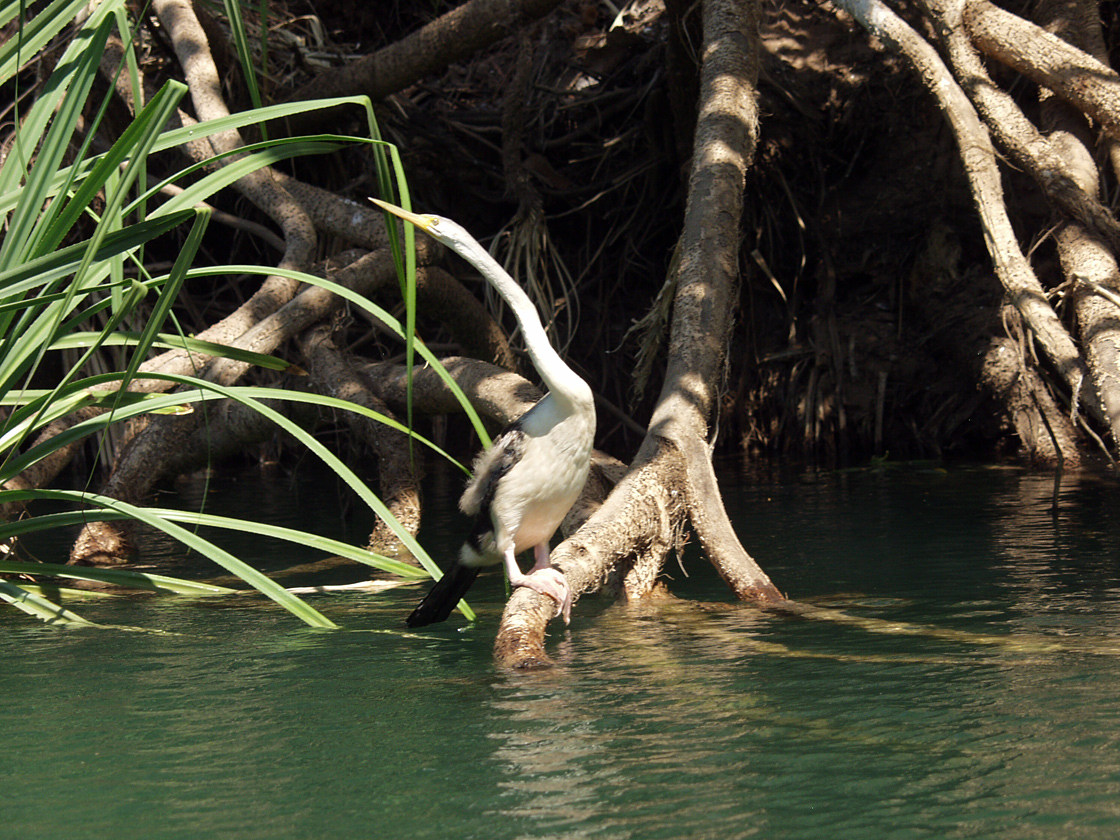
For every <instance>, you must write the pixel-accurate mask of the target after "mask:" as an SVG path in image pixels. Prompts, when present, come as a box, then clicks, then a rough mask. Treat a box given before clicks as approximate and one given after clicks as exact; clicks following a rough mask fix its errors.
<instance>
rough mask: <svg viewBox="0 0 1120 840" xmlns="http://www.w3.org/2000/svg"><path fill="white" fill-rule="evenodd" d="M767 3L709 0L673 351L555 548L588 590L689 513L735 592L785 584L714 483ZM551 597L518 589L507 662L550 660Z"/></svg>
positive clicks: (676, 528)
mask: <svg viewBox="0 0 1120 840" xmlns="http://www.w3.org/2000/svg"><path fill="white" fill-rule="evenodd" d="M757 27H758V6H757V4H756V3H753V2H747V3H734V2H708V3H705V4H704V49H703V57H704V60H703V65H702V68H701V92H700V117H699V120H698V122H697V127H696V140H695V144H694V147H695V151H694V155H693V163H692V172H691V178H690V183H689V197H688V206H687V208H686V211H685V222H684V232H683V235H682V243H681V254H682V257H681V260H680V265H679V274H678V282H677V288H676V298H675V301H674V311H673V324H672V332H671V336H670V355H669V358H670V362H669V368H668V371H667V373H666V378H665V385H664V387H663V389H662V392H661V396H660V399H659V402H658V405H657V408H656V409H655V410H654V414H653V418H652V420H651V422H650V426H649V430H648V432H647V435H646V438H645V441H644V442H643V444H642V447H641V449H640V450H639V452H638V454H637V456H636V457H635V459H634V461H633V462H632V463H631V465H630V469H629V471H628V472H627V473H626V475H625V476H623V478H622V479H621V480H620V481H619V483H618V485H617V486H616V487H615V488H614V490H613V492H612V493H611V494H610V496H609V497H608V498H607V499H606V501H605V502H604V503H603V504H602V506H601V507H600V508H599V509H598V510H597V511H596V512H595V513H594V514H592V516H591V517H590V518H589V519H588V520H587V521H586V522H585V523H584V525H583V527H581V528H580V530H579V531H578V532H577V533H576V534H574V535H573V536H571V537H569V538H568V539H567V540H565V541H564V542H563V543H561V544H560V545H559V546H558V547H557V548H556V549H555V550H554V551H553V553H552V563H553V565H554V566H557V567H558V568H560V569H561V570H562V571H563V572H564V574H565V576H566V577H567V579H568V582H569V584H570V585H571V588H572V592H573V593H574V595H575V596H576V597H577V598H578V596H579V595H581V594H584V593H587V592H590V591H593V590H595V589H599V588H601V587H602V586H603V585H604V583H605V582H606V581H607V579H608V577H609V576H610V575H612V574H614V573H615V570H616V569H625V570H626V572H623V573H622V577H623V579H625V577H626V576H627V573H629V572H630V571H631V570H632V569H637V570H639V571H638V574H637V576H636V578H632V579H631V580H630V581H628V582H624V583H623V586H624V587H625V589H626V591H627V594H628V595H630V596H631V597H636V596H640V595H642V594H643V593H644V592H648V591H650V590H651V589H652V587H653V584H654V580H655V579H656V575H657V573H658V572H659V570H660V568H661V564H662V563H663V561H664V558H665V556H666V555H667V554H668V552H669V550H670V549H672V548H674V547H675V545H674V542H675V539H674V535H679V534H680V531H681V528H682V527H683V525H684V522H685V521H686V520H690V521H691V522H692V525H693V527H694V528H695V529H696V531H697V533H698V534H699V535H700V539H701V543H702V544H703V546H704V549H705V551H706V552H707V554H708V556H709V558H710V559H711V560H712V562H713V563H714V564H715V565H716V568H717V569H718V570H719V572H720V574H721V576H723V578H724V580H726V581H727V582H728V584H729V585H730V586H731V588H732V589H733V590H734V591H735V593H736V595H737V596H738V597H740V598H744V599H752V600H757V601H760V602H778V601H781V600H782V596H781V593H780V592H778V590H777V589H776V588H775V587H774V585H773V583H771V582H770V579H769V578H768V577H767V576H766V574H765V573H764V572H763V571H762V570H761V569H760V568H759V567H758V565H757V563H755V562H754V560H753V559H752V558H751V557H750V555H748V554H747V553H746V551H745V550H744V549H743V547H742V545H741V544H740V543H739V541H738V539H737V538H736V537H735V534H734V531H733V529H732V528H731V525H730V522H728V520H727V514H726V512H725V511H724V509H723V506H722V502H720V500H719V494H718V491H717V490H715V478H714V473H713V472H712V468H711V459H710V453H709V450H708V447H707V436H708V434H709V428H708V422H709V418H710V417H711V416H712V412H713V411H714V409H715V396H716V393H717V389H718V385H719V382H720V377H721V371H722V367H723V364H724V362H725V359H724V353H725V344H726V341H727V337H728V335H729V331H730V327H731V309H732V306H731V300H732V296H733V294H734V290H735V288H736V281H737V271H738V260H737V255H738V248H739V221H740V216H741V213H742V201H743V185H744V178H745V173H746V170H747V167H748V166H749V165H750V162H751V158H752V156H753V153H754V148H755V143H756V141H757V131H758V117H757V105H756V92H755V89H754V84H755V82H756V80H757V77H758V50H759V48H760V45H759V41H758V33H757ZM546 601H547V599H545V598H543V597H542V596H540V595H537V594H536V593H532V592H525V591H519V592H516V593H514V595H513V597H511V599H510V601H509V603H508V604H507V605H506V609H505V612H504V614H503V616H502V623H501V627H500V629H499V632H498V639H497V642H496V643H495V656H496V658H497V660H498V662H499V663H501V664H502V665H504V666H506V667H512V668H518V667H540V666H541V665H543V664H547V661H548V660H547V657H546V655H545V653H544V631H545V626H546V624H547V621H548V619H549V617H550V616H551V612H550V611H549V610H548V609H547V607H548V605H547V604H546V603H545V602H546Z"/></svg>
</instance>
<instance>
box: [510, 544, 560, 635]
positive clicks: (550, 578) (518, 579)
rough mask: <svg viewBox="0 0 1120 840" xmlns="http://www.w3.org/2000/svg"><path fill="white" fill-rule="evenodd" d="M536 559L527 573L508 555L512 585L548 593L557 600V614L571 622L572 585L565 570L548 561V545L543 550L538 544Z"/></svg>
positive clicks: (544, 593) (543, 593)
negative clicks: (522, 571)
mask: <svg viewBox="0 0 1120 840" xmlns="http://www.w3.org/2000/svg"><path fill="white" fill-rule="evenodd" d="M511 554H512V552H511ZM542 555H543V559H542ZM536 559H537V562H536V564H535V565H534V566H533V568H532V570H531V571H530V572H529V574H527V575H526V574H522V573H521V569H519V568H518V567H517V563H516V562H515V561H512V557H507V559H506V573H507V574H508V575H509V583H510V586H527V587H529V588H530V589H532V590H533V591H535V592H539V593H541V594H542V595H547V596H548V597H549V598H551V599H552V600H553V601H555V602H556V614H555V615H562V616H564V623H565V624H570V623H571V620H572V587H571V586H569V585H568V579H567V578H566V577H564V573H563V572H561V571H560V570H559V569H557V568H556V567H555V566H553V565H552V564H551V563H549V562H548V546H547V545H545V546H544V547H543V551H542V549H541V547H540V546H538V548H537V551H536ZM555 615H554V616H553V617H554V618H555Z"/></svg>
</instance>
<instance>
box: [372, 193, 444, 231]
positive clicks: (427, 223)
mask: <svg viewBox="0 0 1120 840" xmlns="http://www.w3.org/2000/svg"><path fill="white" fill-rule="evenodd" d="M370 201H372V202H373V203H374V204H376V205H377V206H378V207H380V208H381V209H382V210H388V211H389V212H390V213H392V214H393V215H394V216H400V217H401V218H402V219H404V220H405V221H406V222H412V224H414V225H416V227H418V228H420V230H422V231H425V232H427V231H428V229H429V228H430V227H431V226H432V221H433V219H432V217H431V216H421V215H420V214H418V213H409V212H408V211H407V210H405V209H404V208H403V207H397V205H395V204H389V202H387V201H381V200H380V199H377V198H372V197H371V198H370Z"/></svg>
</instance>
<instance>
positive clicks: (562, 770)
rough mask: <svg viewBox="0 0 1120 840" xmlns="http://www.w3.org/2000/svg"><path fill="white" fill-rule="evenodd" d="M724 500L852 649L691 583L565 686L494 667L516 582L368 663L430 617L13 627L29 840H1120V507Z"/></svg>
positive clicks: (972, 497) (609, 630) (881, 483)
mask: <svg viewBox="0 0 1120 840" xmlns="http://www.w3.org/2000/svg"><path fill="white" fill-rule="evenodd" d="M722 483H723V487H724V490H725V494H726V496H727V500H728V506H729V509H730V510H731V513H732V516H733V518H734V519H735V521H736V524H737V527H738V529H739V532H740V535H741V536H742V538H743V541H744V543H745V544H746V545H747V546H749V548H750V550H751V552H752V554H754V555H755V556H756V557H757V558H758V560H759V561H760V562H761V563H762V564H763V565H764V566H765V568H766V569H767V571H768V572H769V573H770V574H771V576H772V577H773V578H774V580H775V581H776V582H777V583H778V585H779V586H780V587H781V588H782V589H783V590H785V591H787V592H788V593H789V594H790V595H792V596H794V597H796V598H799V599H802V600H804V601H805V602H807V603H809V604H811V605H813V606H816V607H820V608H822V609H828V610H832V611H841V612H842V613H843V614H844V615H845V616H848V617H849V618H850V619H851V621H849V622H848V623H838V622H837V621H835V620H827V621H825V620H817V619H816V618H804V617H802V618H795V617H790V616H784V615H777V614H764V613H760V612H759V611H757V610H755V609H753V608H750V607H746V606H742V605H738V604H735V603H732V602H730V601H729V600H728V598H727V595H726V591H725V589H724V587H723V585H722V583H721V582H720V581H719V579H718V577H717V576H716V575H715V574H714V572H712V571H711V570H710V569H709V568H707V567H706V565H705V563H704V562H703V561H702V559H701V558H700V557H698V556H693V555H691V554H690V555H688V556H687V557H686V558H685V562H684V565H685V568H686V569H687V570H688V573H689V575H690V576H689V577H687V578H686V577H685V576H684V575H683V573H682V572H681V570H680V569H679V568H677V567H676V566H675V564H671V565H672V567H671V568H670V569H668V570H667V571H668V572H669V573H670V574H671V576H672V577H673V578H674V579H673V580H672V582H671V587H672V588H673V590H674V592H675V593H676V594H677V595H678V596H679V600H677V599H670V600H666V601H663V602H658V603H651V604H644V605H637V606H630V607H622V606H614V605H609V604H606V603H603V602H601V601H599V600H598V599H595V598H589V599H586V600H584V601H583V602H581V603H580V604H579V606H578V607H577V610H576V615H575V617H574V619H573V623H572V626H571V628H570V630H568V631H564V630H561V629H560V628H559V627H555V628H554V638H553V639H551V640H550V653H552V655H553V656H554V657H555V658H556V660H557V661H558V662H559V667H557V668H556V669H554V670H552V671H550V672H546V673H534V674H510V673H505V672H501V671H497V670H496V669H495V668H494V667H493V665H492V664H491V661H490V644H491V642H492V639H493V632H494V624H495V621H496V618H497V616H498V614H499V613H500V609H501V602H502V599H503V592H502V587H501V584H500V581H499V580H498V579H497V578H496V577H494V576H490V577H488V578H483V579H482V580H481V581H480V583H479V585H478V586H477V587H476V590H472V596H473V602H474V604H475V606H476V608H477V609H478V610H479V612H480V615H482V617H483V621H482V622H480V623H479V624H478V625H475V626H473V627H464V626H463V624H462V621H461V620H459V619H455V620H453V621H451V622H449V623H448V624H447V625H445V626H441V627H437V628H426V632H425V633H424V634H418V635H415V634H413V635H410V634H400V635H387V634H384V633H369V632H361V631H363V630H379V631H383V630H387V629H396V628H399V627H401V621H402V620H403V616H404V615H406V614H407V613H408V611H409V610H410V609H411V607H412V605H413V602H414V601H415V600H416V598H417V597H418V595H419V590H418V589H417V588H405V589H403V590H396V591H393V592H389V593H384V594H381V595H369V594H346V595H340V596H321V597H316V598H315V600H314V603H315V605H316V606H317V607H318V608H320V609H321V610H323V611H324V612H326V613H327V614H328V615H330V616H331V617H332V618H335V619H336V620H339V621H340V622H341V623H343V624H344V625H345V626H346V627H347V629H348V630H349V631H350V632H341V633H326V632H319V631H310V630H305V629H302V628H300V627H297V626H295V625H294V622H293V621H292V620H291V619H289V618H287V617H286V616H284V615H283V614H281V613H278V612H277V610H276V609H275V608H274V607H272V606H271V605H269V604H266V603H263V602H262V601H260V599H239V600H236V601H234V602H229V601H225V602H206V603H205V604H202V603H198V602H192V601H188V600H181V601H171V602H167V601H164V602H158V603H157V602H155V601H153V600H151V599H136V600H127V601H124V602H115V603H109V604H97V605H91V606H89V607H88V608H84V611H85V612H87V613H89V614H90V617H91V618H93V619H94V620H100V621H105V622H107V623H118V624H128V625H134V626H144V627H154V628H160V629H165V630H169V631H173V632H174V633H176V634H178V635H165V636H153V635H149V634H131V633H130V634H125V633H119V632H115V631H78V632H75V631H66V632H60V631H58V630H54V629H50V628H42V627H38V626H35V625H32V624H30V623H29V622H28V621H27V620H26V619H24V618H22V617H21V616H19V615H17V614H14V613H12V612H11V611H9V612H0V623H2V624H3V629H4V635H3V636H2V637H0V639H2V641H0V654H2V655H3V662H4V667H3V668H2V669H0V692H2V693H3V696H4V697H5V698H6V700H7V702H8V709H9V726H8V727H7V732H6V739H5V741H6V742H5V760H4V762H2V763H0V787H2V789H3V790H4V791H5V806H4V811H5V814H4V818H3V820H0V837H3V838H6V837H9V836H11V837H20V838H23V837H38V836H42V837H47V836H52V837H53V836H58V835H62V834H74V833H77V834H79V835H82V834H84V835H86V836H120V835H121V832H122V831H126V830H127V832H128V834H129V835H130V836H144V837H152V838H161V837H197V836H202V835H204V834H212V835H215V836H222V837H236V838H257V837H259V838H274V837H303V836H306V837H338V838H351V837H408V838H429V837H430V838H437V837H438V838H446V837H483V838H499V840H500V839H501V838H546V837H547V838H610V839H611V840H614V838H618V839H619V840H630V838H633V839H634V840H639V838H662V837H663V838H682V837H688V838H700V840H706V838H712V840H716V839H717V838H718V839H719V840H726V839H727V838H740V837H767V838H770V837H797V838H801V837H805V838H813V837H821V838H847V837H852V838H867V837H875V838H878V837H891V838H910V837H913V838H924V837H933V838H949V837H993V836H999V837H1014V838H1034V837H1038V838H1053V837H1062V838H1066V837H1070V838H1081V837H1085V838H1088V837H1101V838H1105V837H1113V836H1116V835H1117V832H1118V831H1120V743H1118V740H1120V700H1118V699H1117V698H1118V697H1120V668H1118V667H1117V666H1118V665H1120V661H1118V653H1120V629H1118V628H1120V622H1118V620H1117V619H1118V618H1120V531H1118V529H1117V527H1116V525H1115V522H1114V518H1112V511H1114V510H1115V509H1116V503H1117V501H1118V497H1120V494H1118V493H1117V489H1116V487H1115V485H1114V483H1113V481H1112V480H1111V478H1105V479H1101V478H1092V477H1083V478H1080V479H1077V480H1067V481H1066V482H1065V483H1064V484H1063V486H1062V488H1061V492H1060V496H1059V507H1058V510H1057V512H1056V513H1055V512H1053V511H1052V510H1051V502H1052V494H1053V486H1052V483H1051V481H1050V479H1049V477H1047V476H1036V475H1032V474H1029V473H1024V472H1021V471H1017V470H963V469H960V470H942V469H926V468H922V467H908V468H896V469H889V470H888V469H883V470H879V471H870V470H869V471H856V472H851V473H831V474H797V475H789V476H786V475H780V474H773V475H771V474H765V473H763V474H759V473H755V474H751V475H734V474H726V475H725V476H724V477H723V479H722ZM429 501H431V500H429ZM446 501H447V504H448V507H449V509H450V506H451V505H452V504H453V500H451V499H447V500H446ZM436 504H437V505H439V504H442V502H441V501H440V500H438V499H437V500H436ZM299 507H300V506H298V505H297V506H296V508H297V509H292V508H290V507H289V508H281V509H282V510H285V511H286V512H285V517H293V516H296V515H297V514H298V512H299V511H298V508H299ZM304 507H310V506H308V505H304ZM327 507H329V505H328V506H327ZM327 515H328V514H325V513H324V512H323V511H321V510H320V511H318V512H316V513H314V514H313V516H314V517H318V518H320V519H322V518H323V517H324V516H327ZM336 521H337V519H336ZM433 523H434V524H435V526H436V527H435V530H434V531H432V532H430V533H429V534H428V536H427V540H428V542H429V543H430V544H432V545H434V546H436V548H437V551H451V550H453V547H454V545H455V544H456V543H457V541H458V537H459V534H458V533H457V531H458V523H456V522H455V521H454V520H450V521H442V522H441V521H439V520H438V519H436V520H431V519H430V520H429V523H428V526H429V527H430V526H432V525H433ZM285 524H294V525H297V526H299V525H304V524H307V523H301V522H292V521H291V519H290V518H286V519H285ZM332 527H333V526H332ZM363 529H365V525H364V524H363V525H361V526H359V529H358V533H361V531H362V530H363ZM359 538H360V537H359ZM246 545H247V546H249V547H251V549H252V550H253V551H256V552H258V553H259V556H260V557H261V558H262V563H263V562H267V563H268V564H270V565H272V566H273V567H279V566H282V565H285V564H294V563H301V562H305V561H306V560H307V559H309V558H308V557H305V556H302V554H300V553H298V552H296V553H294V554H292V555H291V556H282V555H279V554H276V553H274V551H273V550H272V549H269V550H268V551H267V552H265V550H264V549H262V548H261V547H260V546H255V545H253V544H252V543H251V541H250V542H248V543H246ZM231 548H233V549H234V550H235V551H238V550H240V549H239V547H238V546H236V545H231ZM179 562H182V563H186V561H185V560H182V559H181V558H180V560H179ZM915 628H918V629H920V628H934V629H936V631H937V633H932V632H930V633H926V632H915ZM428 631H430V632H428ZM44 791H49V792H50V795H49V797H44V796H43V792H44Z"/></svg>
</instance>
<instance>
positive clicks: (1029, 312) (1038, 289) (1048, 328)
mask: <svg viewBox="0 0 1120 840" xmlns="http://www.w3.org/2000/svg"><path fill="white" fill-rule="evenodd" d="M839 5H840V6H841V7H842V8H844V9H845V10H846V11H848V12H850V13H851V14H852V15H853V16H854V17H855V18H856V19H857V20H858V21H859V22H860V24H862V25H863V26H864V27H865V28H866V29H867V30H868V32H870V33H871V34H873V35H875V36H876V37H878V38H879V39H880V40H881V41H882V42H883V43H884V44H885V45H886V46H887V47H888V48H890V49H892V50H894V51H896V52H898V53H900V54H901V55H903V56H904V57H905V58H906V59H907V60H908V61H909V62H910V64H911V65H912V66H913V68H914V70H915V72H916V73H917V75H918V76H919V77H920V78H921V80H922V82H923V84H925V85H926V87H927V88H928V89H929V90H930V91H931V93H933V94H934V96H935V97H936V98H937V101H938V104H939V105H940V106H941V108H942V110H943V111H944V112H945V115H946V118H947V120H948V122H949V125H950V127H951V128H952V130H953V132H954V134H955V136H956V138H957V145H958V148H959V149H960V150H961V151H960V154H961V160H962V162H963V164H964V168H965V173H966V175H967V176H968V181H969V186H970V187H971V190H972V195H973V198H974V200H975V202H976V207H977V210H978V211H979V215H980V220H981V223H982V225H983V228H984V232H985V242H986V244H987V246H988V251H989V253H990V255H991V257H992V262H993V264H994V266H995V269H996V274H997V276H998V277H999V280H1000V282H1001V283H1002V285H1003V287H1004V289H1005V290H1006V292H1007V296H1008V300H1009V301H1010V302H1011V304H1012V305H1013V306H1014V307H1015V308H1016V309H1017V310H1018V311H1019V314H1020V315H1021V316H1022V318H1023V321H1024V322H1025V324H1026V325H1027V327H1028V328H1029V329H1030V331H1031V333H1032V335H1033V337H1034V339H1035V341H1036V342H1037V344H1038V346H1039V348H1040V349H1041V350H1042V352H1043V353H1044V354H1045V355H1046V356H1047V358H1048V359H1049V360H1050V362H1051V364H1052V365H1053V367H1054V369H1055V370H1056V371H1057V373H1058V375H1059V376H1060V377H1061V379H1062V381H1063V383H1064V384H1065V386H1066V388H1067V389H1068V391H1069V393H1070V394H1072V400H1073V403H1074V411H1075V412H1076V409H1077V406H1078V405H1080V404H1084V405H1085V406H1086V407H1087V408H1088V409H1089V410H1090V411H1091V412H1092V413H1093V414H1094V416H1096V417H1100V416H1101V412H1100V409H1099V403H1098V400H1097V395H1096V392H1095V390H1094V389H1093V387H1092V385H1091V380H1090V377H1089V371H1088V367H1087V365H1086V363H1085V360H1084V358H1083V357H1082V355H1081V352H1080V350H1079V349H1078V347H1077V345H1076V344H1075V343H1074V341H1073V339H1072V338H1071V337H1070V335H1069V333H1068V332H1067V331H1066V329H1065V326H1064V325H1063V324H1062V323H1061V321H1060V320H1059V319H1058V316H1057V315H1056V314H1055V312H1054V310H1053V308H1052V307H1051V306H1050V302H1049V300H1048V298H1047V295H1046V292H1045V290H1044V289H1043V287H1042V284H1041V283H1040V282H1039V280H1038V278H1037V277H1036V276H1035V273H1034V270H1033V269H1032V268H1031V265H1030V263H1029V261H1028V260H1027V259H1026V257H1025V256H1024V255H1023V253H1022V251H1021V250H1020V248H1019V244H1018V240H1017V237H1016V235H1015V231H1014V229H1013V228H1012V225H1011V220H1010V218H1009V217H1008V215H1007V209H1006V205H1005V203H1004V197H1003V188H1002V186H1001V181H1000V173H999V170H998V168H997V165H996V156H995V151H994V149H993V148H992V145H991V141H990V139H989V136H988V132H987V130H986V129H985V127H984V126H983V124H982V123H981V122H980V119H979V117H978V116H977V114H976V111H975V110H974V109H973V107H972V105H971V103H970V102H969V101H968V99H967V97H966V96H965V95H964V93H963V92H962V91H961V89H960V87H959V85H958V84H957V82H956V81H955V80H954V78H953V77H952V75H951V74H950V73H949V70H948V69H947V68H946V67H945V65H944V63H943V62H942V61H941V58H940V57H939V56H938V54H937V52H936V51H935V50H934V49H933V48H932V47H931V46H930V45H929V44H928V43H927V42H926V41H925V40H924V39H923V38H922V37H921V36H920V35H919V34H918V33H917V32H915V31H914V30H913V29H912V28H911V27H910V26H909V25H908V24H907V23H905V22H904V21H903V20H902V19H901V18H900V17H898V16H897V15H896V14H895V13H894V12H893V11H891V10H890V9H889V8H888V7H887V6H885V5H884V4H883V3H881V2H879V0H841V2H840V3H839Z"/></svg>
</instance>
